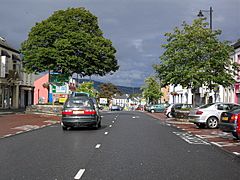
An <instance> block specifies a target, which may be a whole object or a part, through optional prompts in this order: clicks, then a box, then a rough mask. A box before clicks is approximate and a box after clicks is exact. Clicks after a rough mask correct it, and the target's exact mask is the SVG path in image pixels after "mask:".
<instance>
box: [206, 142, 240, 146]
mask: <svg viewBox="0 0 240 180" xmlns="http://www.w3.org/2000/svg"><path fill="white" fill-rule="evenodd" d="M211 143H212V144H214V145H216V146H219V147H229V146H239V145H240V143H229V142H211Z"/></svg>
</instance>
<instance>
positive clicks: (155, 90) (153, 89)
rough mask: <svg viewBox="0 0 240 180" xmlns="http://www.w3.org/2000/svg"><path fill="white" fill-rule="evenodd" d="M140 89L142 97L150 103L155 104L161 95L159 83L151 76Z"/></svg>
mask: <svg viewBox="0 0 240 180" xmlns="http://www.w3.org/2000/svg"><path fill="white" fill-rule="evenodd" d="M141 89H142V90H143V96H144V97H145V98H146V99H148V102H150V103H157V101H158V100H159V99H160V98H161V97H162V95H163V94H162V92H161V87H160V84H159V82H157V80H156V78H155V77H153V76H150V77H148V78H146V79H145V85H144V86H143V87H142V88H141Z"/></svg>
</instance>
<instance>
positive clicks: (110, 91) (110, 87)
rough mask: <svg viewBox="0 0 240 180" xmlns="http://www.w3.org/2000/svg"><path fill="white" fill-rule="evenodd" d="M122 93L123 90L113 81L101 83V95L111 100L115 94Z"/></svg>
mask: <svg viewBox="0 0 240 180" xmlns="http://www.w3.org/2000/svg"><path fill="white" fill-rule="evenodd" d="M115 94H118V95H121V94H122V93H121V91H120V90H119V89H118V88H117V86H115V85H114V84H112V83H103V84H101V85H100V90H99V97H102V98H107V99H108V103H109V100H110V99H112V97H113V96H114V95H115Z"/></svg>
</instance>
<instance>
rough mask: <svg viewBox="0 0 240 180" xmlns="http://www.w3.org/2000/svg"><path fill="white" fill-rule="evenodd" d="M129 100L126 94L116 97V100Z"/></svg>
mask: <svg viewBox="0 0 240 180" xmlns="http://www.w3.org/2000/svg"><path fill="white" fill-rule="evenodd" d="M127 98H128V96H127V95H126V94H123V95H121V96H119V95H117V96H115V97H114V99H127Z"/></svg>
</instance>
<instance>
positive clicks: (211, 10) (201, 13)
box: [197, 7, 213, 30]
mask: <svg viewBox="0 0 240 180" xmlns="http://www.w3.org/2000/svg"><path fill="white" fill-rule="evenodd" d="M203 12H209V13H210V29H211V30H212V13H213V9H212V7H210V10H200V11H199V13H198V15H197V16H198V17H204V15H203Z"/></svg>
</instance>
